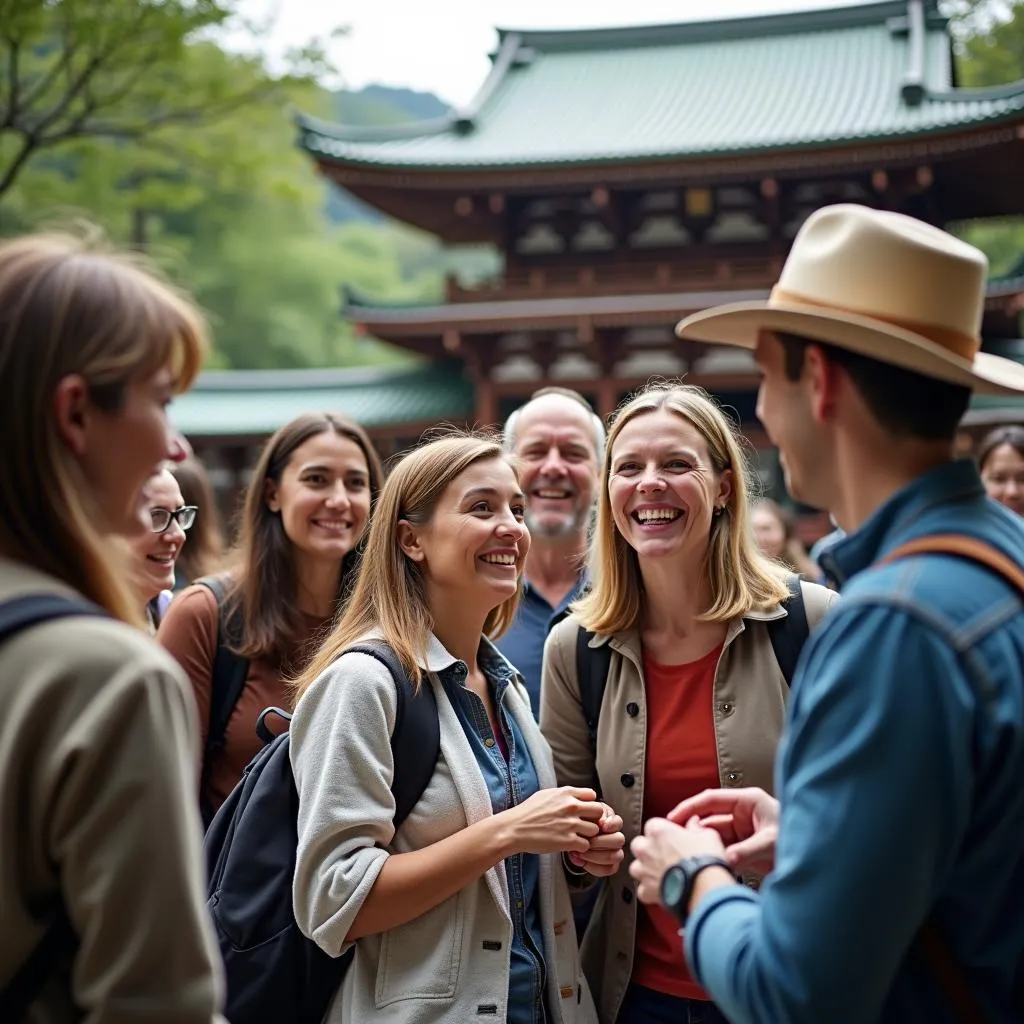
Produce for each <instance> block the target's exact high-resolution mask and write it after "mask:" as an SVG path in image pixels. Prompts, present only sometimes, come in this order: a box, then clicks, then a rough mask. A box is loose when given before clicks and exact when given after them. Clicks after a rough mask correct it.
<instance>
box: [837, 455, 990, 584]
mask: <svg viewBox="0 0 1024 1024" xmlns="http://www.w3.org/2000/svg"><path fill="white" fill-rule="evenodd" d="M984 493H985V489H984V486H983V485H982V483H981V477H980V476H979V475H978V468H977V466H976V465H975V464H974V462H973V460H971V459H959V460H957V461H955V462H947V463H944V464H943V465H941V466H938V467H936V468H935V469H932V470H929V471H928V472H927V473H925V474H923V475H922V476H919V477H918V478H917V479H916V480H913V481H911V483H909V484H907V485H906V486H905V487H903V488H902V489H900V490H899V491H897V492H896V493H895V494H894V495H893V496H892V497H891V498H889V499H888V501H886V502H885V503H884V504H882V505H880V506H879V507H878V508H877V509H875V511H874V512H872V514H871V515H870V516H869V517H868V518H867V520H866V521H865V522H864V523H863V524H862V525H861V527H860V528H859V529H858V530H856V531H855V532H854V533H850V534H847V535H846V536H845V537H844V538H842V539H841V540H839V541H837V542H836V543H835V544H834V545H833V546H832V547H831V548H829V550H828V551H826V552H825V553H823V554H822V556H821V564H822V568H823V569H824V570H825V571H826V572H827V573H828V575H829V576H830V577H832V578H833V579H835V580H836V581H837V582H838V583H840V584H842V583H845V582H846V581H847V580H849V579H850V578H851V577H853V576H855V575H856V574H857V573H859V572H863V570H865V569H866V568H868V567H869V566H870V565H872V564H873V563H875V562H877V561H878V560H879V559H880V558H882V557H883V556H884V555H885V554H886V553H888V552H889V551H892V550H893V549H895V548H896V547H897V546H898V545H899V544H900V543H901V542H902V541H903V540H904V539H905V537H906V535H907V533H908V531H909V529H910V527H911V526H912V525H913V524H914V523H915V522H916V521H917V520H918V519H920V518H921V517H922V516H923V515H924V514H926V513H927V512H929V511H931V509H932V508H934V507H935V506H937V505H943V504H946V503H948V502H952V501H968V500H971V499H977V498H980V497H982V496H983V495H984Z"/></svg>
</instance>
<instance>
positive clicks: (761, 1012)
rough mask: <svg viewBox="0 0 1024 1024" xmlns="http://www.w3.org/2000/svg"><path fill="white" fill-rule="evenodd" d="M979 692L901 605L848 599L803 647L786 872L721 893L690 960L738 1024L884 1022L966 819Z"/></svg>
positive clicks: (710, 901)
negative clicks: (756, 889)
mask: <svg viewBox="0 0 1024 1024" xmlns="http://www.w3.org/2000/svg"><path fill="white" fill-rule="evenodd" d="M974 713H975V700H974V694H973V691H972V688H971V685H970V682H969V680H968V679H967V678H966V676H965V675H964V673H963V671H962V669H961V668H960V666H959V664H958V662H957V660H956V658H955V655H954V653H953V651H952V649H951V648H950V646H949V645H948V644H947V643H946V642H945V640H944V639H943V638H942V637H941V636H940V635H939V634H937V633H936V632H935V631H933V630H932V629H931V628H930V627H929V626H928V625H925V624H924V623H922V622H921V621H919V620H917V619H915V618H912V617H911V616H910V615H909V614H908V613H906V612H905V611H903V610H902V609H901V608H900V607H899V606H898V605H896V604H894V605H892V606H887V605H883V606H878V605H874V604H873V605H864V604H860V605H859V606H856V607H854V606H852V605H850V604H845V605H844V604H843V603H840V604H839V605H838V606H837V607H836V608H835V610H833V611H832V613H831V620H830V624H829V628H828V629H827V630H825V631H823V633H822V634H819V635H818V636H817V637H816V638H815V639H814V640H812V641H811V645H810V647H809V648H808V651H807V659H806V662H805V664H804V666H803V667H802V671H801V673H800V675H799V677H798V679H797V680H796V686H795V688H794V692H793V698H792V701H791V706H790V723H789V727H788V730H787V735H786V737H785V739H784V741H783V744H782V746H781V748H780V751H779V760H778V764H777V771H778V776H779V778H778V783H779V786H778V788H779V792H780V798H781V803H782V817H781V821H780V828H779V841H778V847H777V852H776V870H775V871H774V873H773V874H772V875H771V876H770V877H769V879H768V880H767V881H766V882H765V884H764V886H763V887H762V889H761V892H760V894H754V893H751V892H749V891H748V890H744V889H742V888H740V887H735V888H728V889H718V890H715V891H714V892H712V893H711V894H709V895H708V896H707V897H706V898H705V899H704V900H702V901H701V903H700V905H699V906H698V907H697V908H696V910H695V913H694V916H693V918H692V919H691V921H690V924H689V925H688V927H687V931H686V955H687V961H688V963H689V965H690V967H691V969H692V970H693V972H694V973H695V975H696V977H697V978H698V979H699V981H700V982H701V984H702V985H704V987H705V988H706V989H707V990H708V991H709V992H710V993H711V995H712V997H713V998H714V1000H715V1002H716V1003H717V1004H718V1005H719V1006H720V1007H721V1008H722V1011H723V1013H724V1014H725V1015H726V1016H727V1017H728V1018H729V1020H731V1021H733V1022H734V1024H755V1022H758V1024H764V1022H768V1021H772V1022H776V1021H785V1022H787V1024H804V1022H806V1024H820V1022H822V1021H828V1022H829V1024H859V1022H863V1021H867V1020H876V1019H877V1018H878V1016H879V1014H880V1013H881V1011H882V1008H883V1006H884V1003H885V1000H886V997H887V994H888V993H889V991H890V989H891V987H892V984H893V980H894V978H895V976H896V973H897V971H898V970H899V968H900V966H901V965H902V963H903V962H904V960H905V957H906V954H907V951H908V949H909V947H910V945H911V944H912V942H913V940H914V937H915V934H916V933H917V931H918V929H919V928H920V926H921V923H922V922H923V920H924V919H925V917H926V915H927V912H928V910H929V907H930V906H931V904H932V903H933V901H934V899H935V897H936V894H937V888H938V885H939V883H940V880H941V879H942V878H943V877H944V875H945V874H946V873H947V872H948V870H949V868H950V865H951V863H952V857H953V855H954V851H955V850H956V848H957V844H958V837H959V836H962V835H963V832H964V829H965V828H966V823H967V820H968V815H969V803H970V794H971V764H970V752H971V750H972V744H971V734H972V729H973V728H974Z"/></svg>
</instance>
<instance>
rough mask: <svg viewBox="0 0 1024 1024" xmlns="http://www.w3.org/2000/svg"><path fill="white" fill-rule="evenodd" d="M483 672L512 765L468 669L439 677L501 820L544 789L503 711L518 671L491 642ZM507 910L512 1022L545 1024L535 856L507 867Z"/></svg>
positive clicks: (483, 654) (484, 645) (458, 665)
mask: <svg viewBox="0 0 1024 1024" xmlns="http://www.w3.org/2000/svg"><path fill="white" fill-rule="evenodd" d="M479 657H480V667H481V669H482V670H483V672H484V675H486V676H487V681H488V683H489V684H490V686H491V696H492V699H493V701H494V706H495V710H496V712H497V715H498V718H499V720H500V726H501V730H502V732H503V734H504V737H505V743H506V745H507V746H508V762H507V763H506V761H505V758H504V757H503V756H502V753H501V750H500V749H499V748H498V745H497V743H496V742H495V739H494V733H493V731H492V729H491V723H490V720H489V719H488V717H487V709H486V708H485V707H484V704H483V701H482V700H481V699H480V698H479V697H478V696H477V695H476V694H475V693H474V692H473V691H472V690H470V689H467V687H466V686H465V682H466V665H465V662H462V661H457V662H455V663H454V664H452V665H451V666H450V667H449V668H447V669H445V670H444V671H442V672H441V673H439V678H440V680H441V684H442V685H443V686H444V688H445V692H446V693H447V694H448V699H449V700H450V701H451V702H452V707H454V708H455V713H456V714H457V715H458V717H459V722H460V723H461V724H462V728H463V730H464V731H465V733H466V737H467V738H468V740H469V743H470V746H471V747H472V748H473V753H474V754H475V755H476V760H477V764H479V766H480V771H481V772H482V774H483V777H484V780H485V781H486V782H487V790H488V792H489V793H490V795H491V810H492V811H493V812H494V813H495V814H499V813H501V812H502V811H504V810H507V809H508V808H509V807H514V806H515V805H517V804H521V803H522V802H523V801H524V800H526V799H527V797H530V796H532V795H533V794H534V793H536V792H537V791H538V789H539V788H540V786H539V783H538V781H537V772H536V770H535V768H534V766H533V761H532V759H531V757H530V754H529V751H528V750H527V748H526V743H525V742H524V740H523V736H522V733H521V732H520V731H519V726H518V725H517V724H516V720H515V718H514V717H513V716H512V715H511V714H510V713H509V712H508V710H507V709H506V708H505V706H504V702H505V694H506V693H507V692H508V688H509V686H510V685H511V684H512V682H513V680H514V679H515V676H516V670H515V669H514V668H513V667H512V666H511V665H510V664H509V663H508V661H506V660H505V658H503V657H502V656H501V654H499V653H498V651H497V650H496V649H495V648H494V647H493V646H492V645H491V644H490V643H489V642H488V641H487V640H483V641H482V642H481V645H480V654H479ZM505 875H506V877H507V879H508V890H509V907H510V909H511V911H512V949H511V950H510V954H511V955H510V968H509V991H508V1016H507V1018H506V1020H507V1021H508V1022H509V1024H544V1021H546V1020H547V1013H546V1008H545V996H544V993H545V973H544V970H545V969H544V955H543V949H544V932H543V929H542V927H541V921H540V897H539V882H540V862H539V859H538V858H537V856H536V855H535V854H525V853H517V854H516V855H515V856H514V857H509V858H508V859H507V860H506V861H505Z"/></svg>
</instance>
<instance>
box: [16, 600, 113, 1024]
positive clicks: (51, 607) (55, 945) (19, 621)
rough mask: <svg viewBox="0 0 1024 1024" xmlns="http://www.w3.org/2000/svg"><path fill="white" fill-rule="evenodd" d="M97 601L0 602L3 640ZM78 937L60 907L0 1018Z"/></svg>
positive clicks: (34, 991)
mask: <svg viewBox="0 0 1024 1024" xmlns="http://www.w3.org/2000/svg"><path fill="white" fill-rule="evenodd" d="M106 614H107V613H106V612H105V611H104V610H103V609H102V608H100V607H99V606H98V605H95V604H92V603H90V602H88V601H85V600H84V599H75V598H70V597H61V596H60V595H58V594H30V595H28V596H26V597H17V598H14V599H12V600H10V601H5V602H4V603H3V604H0V644H3V643H4V641H6V640H10V639H12V638H13V637H14V636H15V635H16V634H18V633H20V632H21V631H22V630H24V629H30V628H31V627H32V626H38V625H41V624H42V623H44V622H50V621H52V620H53V619H63V618H68V617H70V616H73V615H87V616H106ZM77 942H78V937H77V936H76V935H75V932H74V929H73V928H72V927H71V922H70V921H69V920H68V919H67V916H66V914H65V913H64V908H63V907H58V908H57V910H56V914H55V917H54V922H53V924H51V925H50V927H49V928H48V929H47V932H46V934H45V935H44V936H43V938H42V940H41V941H40V943H39V945H38V946H36V948H35V949H34V950H33V951H32V953H31V954H30V955H29V958H28V959H27V960H26V961H25V962H24V963H23V964H22V965H21V967H19V968H18V970H17V971H16V972H15V974H14V977H12V978H11V979H10V981H8V982H7V984H6V985H5V986H4V988H2V989H0V1020H3V1021H8V1022H10V1024H16V1022H17V1021H19V1020H21V1019H22V1017H24V1015H25V1013H26V1011H27V1010H28V1008H29V1007H30V1006H31V1005H32V1003H33V1002H35V999H36V996H38V995H39V993H40V992H41V991H42V988H43V984H44V983H45V981H46V979H47V977H48V976H49V974H50V971H52V970H53V963H54V960H55V959H56V958H58V957H59V956H60V954H61V953H62V952H63V951H64V950H66V949H74V947H75V946H76V945H77Z"/></svg>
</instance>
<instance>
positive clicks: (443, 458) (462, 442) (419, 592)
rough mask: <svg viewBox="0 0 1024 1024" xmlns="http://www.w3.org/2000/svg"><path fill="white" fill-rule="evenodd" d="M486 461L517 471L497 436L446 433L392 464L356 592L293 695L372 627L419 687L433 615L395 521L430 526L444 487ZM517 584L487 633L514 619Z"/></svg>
mask: <svg viewBox="0 0 1024 1024" xmlns="http://www.w3.org/2000/svg"><path fill="white" fill-rule="evenodd" d="M492 459H494V460H501V461H503V462H505V463H507V464H508V465H510V466H512V467H513V469H514V468H515V464H514V462H513V461H512V460H511V459H510V458H509V457H508V456H507V455H505V454H504V453H503V452H502V449H501V444H500V442H499V441H498V440H496V439H494V438H491V437H489V436H481V435H474V434H466V433H452V434H449V435H447V436H444V437H440V438H437V439H436V440H433V441H430V442H428V443H427V444H425V445H423V446H422V447H420V448H415V449H413V451H411V452H409V453H408V454H407V455H406V456H405V457H404V458H403V459H402V461H401V462H399V463H398V465H397V466H396V467H395V468H394V470H393V471H392V472H391V475H390V476H389V477H388V480H387V483H385V484H384V489H383V490H382V491H381V494H380V497H379V498H378V499H377V506H376V508H375V510H374V513H373V519H372V521H371V523H370V532H369V536H368V538H367V541H366V549H365V551H364V552H363V558H362V562H361V563H360V566H359V570H358V576H357V578H356V584H355V589H354V590H353V591H352V595H351V597H350V598H349V600H348V604H347V605H346V609H345V611H344V613H343V614H342V616H341V619H340V620H339V621H338V623H337V625H336V626H335V627H334V629H333V630H332V631H331V634H330V636H329V637H328V638H327V640H326V642H325V643H324V644H323V646H322V647H321V648H320V650H319V651H318V652H317V654H316V655H315V656H314V658H313V659H312V661H311V662H310V664H309V666H308V667H307V668H306V669H305V671H304V672H302V674H301V675H300V676H299V677H298V679H297V680H296V682H295V688H294V696H295V699H296V700H298V699H299V698H300V697H301V696H302V694H303V693H305V691H306V690H307V689H308V688H309V687H310V685H311V684H312V683H313V681H314V680H315V679H316V678H317V677H318V676H319V675H320V674H321V673H322V672H324V670H325V669H327V668H328V667H329V666H330V665H331V663H332V662H334V661H335V660H336V659H337V658H338V657H339V656H340V655H341V654H342V653H343V652H344V651H345V650H346V649H347V648H349V647H351V646H352V645H353V644H354V643H356V642H357V641H358V640H359V639H361V638H362V637H364V636H366V634H367V633H370V632H371V631H373V630H379V631H380V632H381V634H382V635H383V637H384V640H385V641H386V642H387V643H388V644H389V645H390V646H391V648H392V649H393V650H394V652H395V653H396V654H397V655H398V658H399V660H400V661H401V662H402V665H403V667H404V668H405V670H406V671H407V672H408V673H409V677H410V678H411V679H412V680H413V681H414V682H415V683H416V684H417V686H418V685H419V682H420V678H421V675H422V673H421V672H420V668H419V661H420V659H422V658H423V656H424V655H425V653H426V650H427V646H428V644H429V640H430V633H431V632H432V630H433V620H432V618H431V614H430V609H429V608H428V607H427V597H426V588H425V586H424V580H423V574H422V570H421V569H420V567H419V565H418V564H417V563H416V562H413V561H412V560H411V559H409V558H407V557H406V555H405V554H404V552H403V551H402V549H401V547H400V546H399V543H398V524H399V522H400V521H401V520H403V519H404V520H406V521H407V522H409V523H412V524H413V525H414V526H424V525H426V524H427V523H429V522H430V520H431V518H432V517H433V515H434V513H435V511H436V510H437V505H438V502H439V501H440V500H441V497H442V496H443V494H444V492H445V491H446V490H447V488H448V487H449V485H450V484H451V483H452V482H453V481H454V480H455V479H457V478H458V477H459V476H461V474H462V473H464V472H465V471H466V470H467V469H469V467H470V466H472V465H474V464H476V463H478V462H487V461H491V460H492ZM522 586H523V581H522V577H520V579H519V586H518V587H517V588H516V593H515V595H514V596H513V597H510V598H509V599H508V600H506V601H504V602H502V603H501V604H500V605H498V607H497V608H494V609H492V611H491V612H490V614H489V615H488V616H487V619H486V621H485V622H484V632H485V633H486V634H487V636H489V637H497V636H500V635H501V634H502V633H503V632H504V631H505V630H506V629H508V627H509V626H510V625H511V624H512V621H513V619H514V618H515V614H516V609H517V607H518V604H519V598H520V596H521V593H522Z"/></svg>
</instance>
